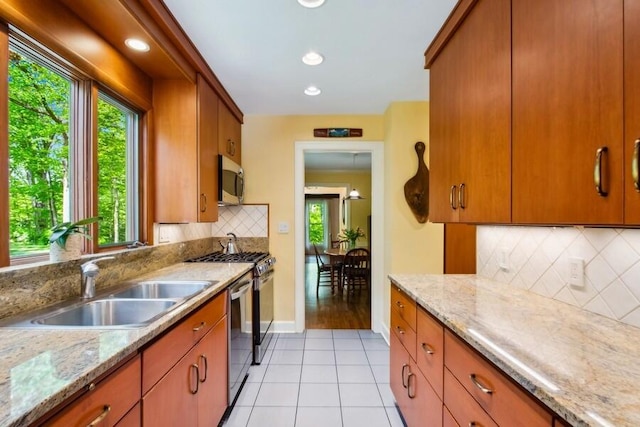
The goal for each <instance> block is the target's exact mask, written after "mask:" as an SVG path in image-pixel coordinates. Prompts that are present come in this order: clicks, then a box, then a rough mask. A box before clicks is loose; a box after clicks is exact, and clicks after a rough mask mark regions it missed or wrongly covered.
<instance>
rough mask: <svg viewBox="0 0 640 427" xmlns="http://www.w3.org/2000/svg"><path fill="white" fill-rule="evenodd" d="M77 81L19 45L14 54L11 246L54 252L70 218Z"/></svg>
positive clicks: (16, 251) (15, 252) (24, 251)
mask: <svg viewBox="0 0 640 427" xmlns="http://www.w3.org/2000/svg"><path fill="white" fill-rule="evenodd" d="M71 89H72V81H71V80H70V79H69V78H67V77H64V76H63V75H61V74H60V73H58V72H56V71H54V70H53V69H51V68H49V67H47V66H45V65H44V64H42V63H38V62H36V61H35V60H32V59H31V58H30V57H29V56H28V55H26V54H25V53H23V52H20V51H19V50H17V49H15V48H13V47H12V48H11V49H10V53H9V248H10V249H9V250H10V255H11V256H12V257H19V256H26V255H33V254H38V253H43V252H47V251H48V250H49V230H50V229H51V227H53V225H54V224H57V223H58V222H61V221H68V220H69V219H70V209H71V205H70V197H69V194H70V192H69V182H70V179H71V171H70V170H69V168H70V161H69V153H70V147H71V144H72V141H71V135H72V132H71V131H70V115H71V103H70V99H71Z"/></svg>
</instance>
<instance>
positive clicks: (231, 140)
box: [218, 100, 242, 165]
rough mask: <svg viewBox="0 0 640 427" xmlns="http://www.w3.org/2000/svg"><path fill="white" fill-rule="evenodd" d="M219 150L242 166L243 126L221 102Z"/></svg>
mask: <svg viewBox="0 0 640 427" xmlns="http://www.w3.org/2000/svg"><path fill="white" fill-rule="evenodd" d="M218 109H219V116H218V150H219V151H220V154H222V155H224V156H227V157H229V158H230V159H231V160H233V161H234V162H236V163H237V164H239V165H240V164H242V162H241V160H242V153H241V148H242V141H241V130H242V125H241V123H240V121H239V120H238V119H236V117H235V116H234V115H233V113H232V112H231V111H230V110H229V109H228V108H227V106H226V105H224V103H223V102H222V100H220V101H219V107H218Z"/></svg>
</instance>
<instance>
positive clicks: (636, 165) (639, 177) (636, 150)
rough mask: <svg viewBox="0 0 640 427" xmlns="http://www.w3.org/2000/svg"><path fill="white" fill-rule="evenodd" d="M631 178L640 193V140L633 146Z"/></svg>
mask: <svg viewBox="0 0 640 427" xmlns="http://www.w3.org/2000/svg"><path fill="white" fill-rule="evenodd" d="M631 177H632V178H633V187H634V188H635V189H636V191H638V192H640V138H639V139H636V142H634V144H633V158H632V159H631Z"/></svg>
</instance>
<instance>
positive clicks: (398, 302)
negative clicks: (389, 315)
mask: <svg viewBox="0 0 640 427" xmlns="http://www.w3.org/2000/svg"><path fill="white" fill-rule="evenodd" d="M396 305H397V306H398V307H399V308H404V304H403V303H401V302H400V301H396Z"/></svg>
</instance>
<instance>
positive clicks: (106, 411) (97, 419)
mask: <svg viewBox="0 0 640 427" xmlns="http://www.w3.org/2000/svg"><path fill="white" fill-rule="evenodd" d="M110 411H111V405H104V406H103V407H102V412H101V413H100V415H98V416H97V417H95V419H94V420H93V421H91V422H90V423H89V424H87V427H95V426H97V425H98V424H100V423H101V422H102V421H104V419H105V418H107V414H109V412H110Z"/></svg>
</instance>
